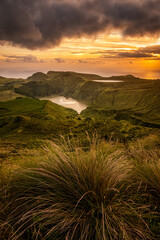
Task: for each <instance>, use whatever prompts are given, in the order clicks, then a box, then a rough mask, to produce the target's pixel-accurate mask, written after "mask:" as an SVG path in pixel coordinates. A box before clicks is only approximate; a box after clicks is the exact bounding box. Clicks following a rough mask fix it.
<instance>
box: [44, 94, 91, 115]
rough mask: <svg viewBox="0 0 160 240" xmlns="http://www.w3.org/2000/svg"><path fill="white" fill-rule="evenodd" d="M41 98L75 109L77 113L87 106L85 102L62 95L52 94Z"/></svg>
mask: <svg viewBox="0 0 160 240" xmlns="http://www.w3.org/2000/svg"><path fill="white" fill-rule="evenodd" d="M43 99H45V100H50V101H51V102H53V103H57V104H59V105H61V106H63V107H67V108H72V109H74V110H76V111H77V112H78V114H79V113H81V112H82V111H83V110H84V109H86V108H87V107H88V106H87V105H86V104H85V103H82V102H79V101H77V100H75V99H73V98H65V97H64V96H58V95H54V96H48V97H44V98H43Z"/></svg>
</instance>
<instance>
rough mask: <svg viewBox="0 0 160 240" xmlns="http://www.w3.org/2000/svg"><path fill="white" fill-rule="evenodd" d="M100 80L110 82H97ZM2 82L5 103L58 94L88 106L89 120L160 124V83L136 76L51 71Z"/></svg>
mask: <svg viewBox="0 0 160 240" xmlns="http://www.w3.org/2000/svg"><path fill="white" fill-rule="evenodd" d="M98 79H99V80H106V82H94V81H93V80H98ZM0 80H1V79H0ZM107 80H121V82H110V81H109V82H107ZM0 82H1V96H0V100H1V101H5V100H9V99H13V98H16V97H19V96H28V97H32V98H35V97H36V98H39V97H45V96H51V95H54V94H58V95H62V96H65V97H72V98H75V99H77V100H82V101H85V102H87V103H88V105H89V108H88V109H86V110H85V111H84V112H83V114H84V115H85V116H92V117H93V115H94V114H95V112H96V116H97V117H98V116H99V117H101V116H102V115H103V117H106V118H107V117H108V116H112V117H113V118H115V119H116V120H127V121H129V122H131V123H134V124H140V125H141V124H142V125H145V126H155V127H158V126H159V124H160V117H159V116H160V101H159V99H160V91H159V90H160V81H159V80H147V79H140V78H138V77H135V76H132V75H126V76H112V77H107V78H104V77H101V76H98V75H95V74H85V73H84V74H83V73H75V72H58V71H49V72H48V73H47V74H44V73H41V72H38V73H35V74H33V75H32V76H30V77H29V78H28V79H27V80H23V79H19V80H18V79H17V80H16V79H8V80H7V79H6V78H4V79H3V78H2V80H1V81H0ZM18 84H19V85H18Z"/></svg>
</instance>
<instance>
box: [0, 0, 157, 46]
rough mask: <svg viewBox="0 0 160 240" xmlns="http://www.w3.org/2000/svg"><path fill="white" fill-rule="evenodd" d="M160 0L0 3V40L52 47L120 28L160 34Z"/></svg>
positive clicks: (132, 33)
mask: <svg viewBox="0 0 160 240" xmlns="http://www.w3.org/2000/svg"><path fill="white" fill-rule="evenodd" d="M159 23H160V0H141V1H139V0H123V1H122V0H59V1H58V0H35V1H33V0H1V3H0V41H1V42H2V43H4V42H10V43H11V44H14V45H16V44H17V45H20V46H22V47H26V48H29V49H39V48H51V47H53V46H55V45H58V44H59V43H60V41H61V40H62V39H63V38H64V37H81V36H83V35H92V34H95V33H98V32H101V31H103V30H105V29H108V30H110V29H112V28H118V29H121V31H122V33H123V35H126V36H137V35H146V34H157V35H159V34H160V24H159Z"/></svg>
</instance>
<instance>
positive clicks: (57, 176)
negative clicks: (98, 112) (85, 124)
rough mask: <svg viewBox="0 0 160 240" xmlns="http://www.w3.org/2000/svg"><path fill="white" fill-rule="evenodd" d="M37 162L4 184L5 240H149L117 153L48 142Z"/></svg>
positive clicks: (110, 149)
mask: <svg viewBox="0 0 160 240" xmlns="http://www.w3.org/2000/svg"><path fill="white" fill-rule="evenodd" d="M39 158H40V159H42V158H43V163H41V164H36V165H35V166H34V167H32V168H31V169H29V168H28V169H25V170H24V171H23V173H22V170H21V173H18V171H17V172H15V176H14V178H12V181H11V182H10V188H9V191H8V198H9V199H10V204H9V207H8V208H9V212H10V214H9V217H8V220H7V221H6V223H5V224H6V225H7V224H8V225H10V226H12V229H13V230H14V233H13V234H11V236H10V238H9V239H12V240H16V239H21V238H22V239H52V240H54V239H56V240H62V239H66V240H67V239H68V240H72V239H73V240H78V239H81V240H113V239H114V240H120V239H125V240H132V239H134V240H135V239H149V235H148V234H147V232H148V228H147V226H146V224H145V223H144V221H143V219H142V211H144V209H145V206H144V207H143V206H141V208H140V207H139V206H138V205H137V204H136V203H135V202H134V200H133V199H136V197H133V198H132V195H133V191H130V189H131V188H132V186H131V185H130V184H131V181H130V180H128V175H129V174H128V172H129V171H130V169H129V167H128V163H127V161H126V158H125V156H124V153H123V151H122V150H117V151H115V147H114V145H112V144H108V145H106V144H105V145H103V143H101V144H91V146H90V149H89V150H88V151H85V152H84V151H83V150H82V149H81V148H79V147H78V146H76V147H75V146H71V145H70V146H69V145H66V144H64V145H63V146H62V145H61V146H60V145H57V144H55V143H50V144H49V145H48V146H47V147H46V149H45V154H44V156H39ZM40 162H42V161H41V160H40ZM135 194H136V193H135ZM5 224H4V226H5Z"/></svg>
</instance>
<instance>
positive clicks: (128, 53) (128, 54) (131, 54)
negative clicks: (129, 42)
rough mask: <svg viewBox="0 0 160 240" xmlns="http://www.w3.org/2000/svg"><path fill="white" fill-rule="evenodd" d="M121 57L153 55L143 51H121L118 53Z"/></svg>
mask: <svg viewBox="0 0 160 240" xmlns="http://www.w3.org/2000/svg"><path fill="white" fill-rule="evenodd" d="M118 56H119V57H124V58H146V57H148V58H149V57H153V55H152V54H149V53H142V52H138V51H135V52H121V53H119V54H118Z"/></svg>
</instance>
